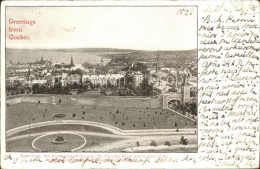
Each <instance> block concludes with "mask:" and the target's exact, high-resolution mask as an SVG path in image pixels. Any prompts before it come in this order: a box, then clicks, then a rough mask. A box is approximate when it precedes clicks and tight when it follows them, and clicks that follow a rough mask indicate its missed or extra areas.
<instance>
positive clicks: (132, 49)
mask: <svg viewBox="0 0 260 169" xmlns="http://www.w3.org/2000/svg"><path fill="white" fill-rule="evenodd" d="M5 49H24V50H59V49H67V50H68V49H117V50H133V51H151V52H156V51H189V50H198V49H197V48H191V49H164V50H150V49H126V48H109V47H100V48H99V47H89V48H88V47H78V48H12V47H5Z"/></svg>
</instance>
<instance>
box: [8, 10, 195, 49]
mask: <svg viewBox="0 0 260 169" xmlns="http://www.w3.org/2000/svg"><path fill="white" fill-rule="evenodd" d="M186 8H189V9H191V10H192V9H193V12H192V15H188V16H185V15H179V14H177V12H178V10H179V9H183V7H7V8H6V47H8V48H20V49H23V48H25V49H28V48H29V49H31V48H33V49H34V48H40V49H48V48H53V49H61V48H120V49H139V50H152V51H156V50H189V49H195V48H196V47H197V9H196V8H195V7H186ZM9 19H13V20H23V19H26V20H34V21H36V24H35V25H32V26H30V25H23V24H10V23H9ZM9 27H11V28H22V32H9ZM11 34H12V35H15V36H17V35H23V36H29V37H30V40H10V39H9V35H11Z"/></svg>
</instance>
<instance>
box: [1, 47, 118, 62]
mask: <svg viewBox="0 0 260 169" xmlns="http://www.w3.org/2000/svg"><path fill="white" fill-rule="evenodd" d="M116 53H118V52H84V51H80V50H74V51H69V50H67V51H59V50H27V49H7V50H6V62H10V60H11V61H12V62H13V63H17V62H20V63H28V62H35V61H37V60H40V59H41V57H43V59H44V60H50V59H52V62H53V63H56V62H59V63H62V62H63V63H66V64H69V63H70V60H71V56H72V57H73V61H74V63H75V64H83V63H85V62H88V63H91V64H100V63H101V58H102V55H104V54H116ZM110 60H111V59H109V58H103V64H104V65H105V64H107V63H108V62H109V61H110Z"/></svg>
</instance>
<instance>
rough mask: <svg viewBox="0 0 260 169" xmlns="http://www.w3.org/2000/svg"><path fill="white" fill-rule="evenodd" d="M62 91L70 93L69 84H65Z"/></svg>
mask: <svg viewBox="0 0 260 169" xmlns="http://www.w3.org/2000/svg"><path fill="white" fill-rule="evenodd" d="M63 93H64V94H70V87H69V86H65V87H64V89H63Z"/></svg>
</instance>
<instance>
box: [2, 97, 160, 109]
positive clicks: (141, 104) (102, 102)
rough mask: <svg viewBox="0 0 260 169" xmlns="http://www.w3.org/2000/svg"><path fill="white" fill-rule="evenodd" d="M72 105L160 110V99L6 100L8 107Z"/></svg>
mask: <svg viewBox="0 0 260 169" xmlns="http://www.w3.org/2000/svg"><path fill="white" fill-rule="evenodd" d="M60 100H61V104H72V105H96V106H115V107H135V108H146V107H149V108H161V99H157V98H143V97H120V96H106V97H83V96H69V95H67V96H65V95H42V96H40V95H35V96H34V95H26V96H22V97H17V98H10V99H7V100H6V103H7V104H9V105H12V104H18V103H21V102H29V103H38V101H40V102H41V103H49V104H58V103H59V101H60Z"/></svg>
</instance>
